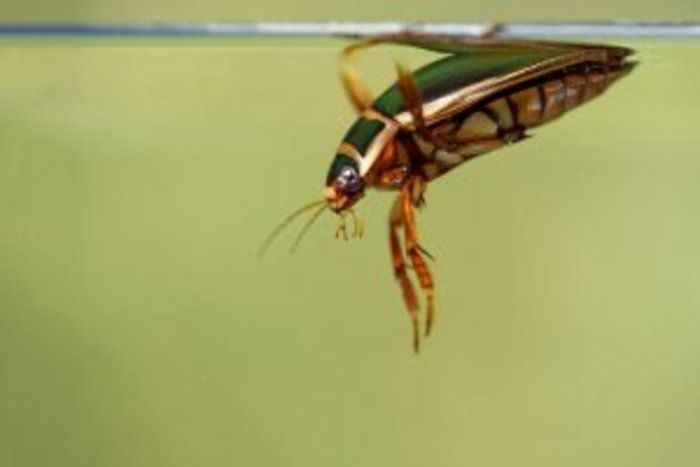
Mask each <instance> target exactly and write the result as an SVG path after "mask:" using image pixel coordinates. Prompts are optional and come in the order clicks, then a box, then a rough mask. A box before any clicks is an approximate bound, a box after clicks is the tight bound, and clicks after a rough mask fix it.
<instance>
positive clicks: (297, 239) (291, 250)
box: [289, 204, 328, 253]
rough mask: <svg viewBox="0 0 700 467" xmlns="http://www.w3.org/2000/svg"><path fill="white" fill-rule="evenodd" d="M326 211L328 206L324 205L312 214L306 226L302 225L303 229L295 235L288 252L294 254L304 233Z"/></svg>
mask: <svg viewBox="0 0 700 467" xmlns="http://www.w3.org/2000/svg"><path fill="white" fill-rule="evenodd" d="M326 209H328V205H327V204H324V205H323V206H321V207H320V208H318V210H317V211H316V212H314V213H313V215H312V216H311V217H310V218H309V220H308V221H306V224H304V227H302V228H301V230H300V231H299V235H297V238H296V239H294V243H292V247H291V248H290V250H289V251H290V252H292V253H294V252H295V251H297V248H299V244H300V243H301V241H302V239H303V238H304V236H305V235H306V233H307V232H308V231H309V229H310V228H311V226H312V225H314V223H315V222H316V220H317V219H318V218H319V217H321V214H323V213H324V212H325V211H326Z"/></svg>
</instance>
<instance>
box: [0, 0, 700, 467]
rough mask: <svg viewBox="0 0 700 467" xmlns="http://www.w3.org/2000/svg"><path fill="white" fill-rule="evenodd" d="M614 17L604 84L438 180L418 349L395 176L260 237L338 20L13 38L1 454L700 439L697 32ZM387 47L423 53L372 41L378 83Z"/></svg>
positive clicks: (647, 462)
mask: <svg viewBox="0 0 700 467" xmlns="http://www.w3.org/2000/svg"><path fill="white" fill-rule="evenodd" d="M32 3H33V2H32ZM83 3H84V4H88V3H89V2H83ZM540 3H541V2H540ZM76 4H77V3H76ZM115 4H116V3H115ZM669 5H670V6H669V8H673V5H675V6H676V7H678V8H681V7H688V5H689V3H688V2H675V3H673V2H671V3H670V4H669ZM15 6H16V5H15ZM17 8H19V7H18V6H17ZM95 8H97V7H96V6H95ZM115 8H116V7H115ZM134 8H136V7H134ZM416 8H417V10H419V11H422V10H420V9H421V8H424V5H420V6H417V7H416ZM387 11H388V10H387ZM392 11H393V10H392ZM56 14H57V15H58V14H59V13H58V12H56ZM110 14H111V13H110ZM387 14H389V13H387ZM397 15H398V16H397V17H399V18H401V17H403V16H402V15H404V13H402V12H401V11H397ZM59 16H60V15H59ZM525 16H527V15H525ZM545 16H546V15H545ZM46 18H49V19H54V16H52V15H47V16H46ZM614 42H617V43H620V41H614ZM623 43H624V44H626V45H630V46H632V47H635V48H637V49H639V50H640V56H639V59H640V61H641V62H642V66H640V67H639V68H638V69H637V70H636V71H635V73H634V74H633V75H632V76H630V77H628V78H626V79H625V80H624V81H622V82H621V83H619V84H618V85H616V86H615V87H614V88H613V89H611V91H610V92H609V93H608V94H607V95H605V96H604V98H601V99H600V100H599V101H596V102H594V103H591V104H590V105H587V106H586V107H584V108H582V109H580V110H578V111H576V112H575V113H573V114H571V115H569V116H568V117H566V118H564V119H562V120H561V121H558V122H556V123H553V124H552V125H550V126H547V127H546V128H542V129H541V130H539V131H537V133H536V135H535V137H534V138H532V139H530V140H528V141H526V142H524V143H522V144H519V145H517V146H514V147H512V148H508V149H506V150H503V151H500V152H498V153H494V154H493V155H491V156H489V157H485V158H482V159H479V160H477V161H475V162H474V163H471V164H469V165H468V166H465V167H464V168H462V169H460V170H457V171H455V172H453V173H451V174H450V175H448V176H446V177H445V178H444V179H441V180H439V181H438V182H436V183H434V184H431V186H430V189H429V192H428V208H427V209H426V211H425V212H424V213H423V214H422V215H421V217H420V226H421V228H422V232H423V238H424V243H425V244H426V246H428V247H429V249H430V250H431V251H432V252H433V253H434V254H435V256H436V257H437V260H438V261H437V263H436V264H435V265H434V270H435V275H436V278H437V280H438V293H439V298H438V313H439V316H438V322H437V327H436V330H435V333H434V335H433V336H432V337H431V338H430V340H429V341H428V342H427V344H426V346H425V349H424V352H423V354H422V355H421V356H420V357H415V356H414V355H413V354H412V353H411V352H410V342H409V321H408V319H407V317H406V316H405V312H404V309H403V305H402V303H401V301H400V296H399V293H398V290H397V288H396V286H395V284H394V281H393V278H392V276H391V272H390V267H389V259H388V252H387V245H386V227H385V220H386V212H387V210H388V206H389V204H390V202H391V197H390V196H388V195H386V194H377V193H373V194H372V196H369V197H368V198H367V199H366V200H364V201H363V202H362V204H361V205H360V209H359V210H360V213H361V214H362V215H363V217H364V218H365V220H366V222H367V230H368V232H367V236H366V238H365V239H364V240H362V241H361V242H348V243H347V244H345V243H337V242H335V241H334V240H333V239H332V230H333V228H334V227H335V221H334V220H333V219H332V218H331V216H328V217H326V218H322V220H321V222H320V223H319V225H318V226H317V227H316V228H315V229H314V230H313V231H312V232H311V234H310V235H309V238H308V241H307V242H306V243H305V244H304V245H303V246H302V248H301V251H300V252H299V253H298V254H296V255H294V256H290V255H288V254H287V252H286V247H287V245H288V244H289V242H290V241H291V238H286V239H285V240H283V241H282V242H281V243H280V244H279V245H277V246H276V248H274V249H273V250H272V251H271V253H270V254H269V255H268V257H267V258H265V259H264V260H263V261H258V260H257V259H256V257H255V251H256V249H257V247H258V245H259V244H260V241H261V239H262V238H263V237H264V235H265V234H266V233H267V232H268V230H269V228H270V227H271V226H272V225H273V224H274V223H275V222H277V221H278V220H279V219H280V218H281V217H282V216H283V215H284V214H286V213H287V212H288V211H290V210H291V209H293V208H295V207H296V206H297V205H299V204H301V203H302V202H306V201H309V200H311V199H314V198H316V197H318V196H319V194H320V188H321V185H322V182H323V178H324V174H325V171H326V168H327V164H328V163H329V162H330V158H331V156H332V154H333V151H334V149H335V146H336V145H337V143H338V141H339V140H340V138H341V136H342V134H343V132H344V130H345V129H346V127H347V126H348V125H349V124H350V123H351V121H352V119H353V114H352V112H351V110H350V108H349V106H348V104H347V103H346V100H345V97H344V95H343V94H342V91H341V89H340V86H339V83H338V79H337V62H336V59H337V52H338V50H339V48H340V47H341V45H342V43H340V42H338V41H332V40H326V41H318V40H316V41H311V40H296V41H282V40H276V41H249V40H238V41H235V40H230V41H221V40H217V41H211V40H210V41H203V40H199V41H195V40H192V41H188V40H180V41H176V42H175V41H138V42H135V41H126V42H124V41H123V42H119V41H113V40H88V41H85V40H78V41H76V40H70V39H62V40H55V41H52V42H49V41H47V40H32V39H28V40H27V39H22V40H5V41H4V42H2V43H0V64H1V66H2V73H0V222H1V224H0V465H2V466H13V467H14V466H22V467H24V466H48V465H51V466H155V465H167V466H195V465H196V466H202V465H235V466H317V465H318V466H329V465H332V466H357V465H372V466H375V465H376V466H426V465H436V466H464V465H478V466H616V467H617V466H635V467H637V466H660V465H673V466H694V465H698V463H699V462H700V449H699V448H698V447H697V439H698V436H699V435H700V429H699V427H698V420H699V419H700V400H699V399H698V393H699V390H700V370H699V368H700V366H699V363H698V354H699V352H700V342H699V340H698V338H697V335H698V329H700V289H699V286H700V281H699V280H698V268H699V266H698V265H699V264H700V240H699V239H700V216H699V215H698V210H697V204H698V199H699V197H700V185H699V184H698V181H699V180H700V178H699V177H700V176H699V174H700V158H699V157H698V135H699V132H698V130H697V125H698V121H699V118H698V117H700V111H699V110H698V104H699V103H700V99H699V97H700V92H699V91H698V81H699V80H700V48H698V43H696V42H682V41H668V42H649V41H636V42H623ZM394 56H400V57H401V59H402V60H403V61H404V62H405V63H407V64H408V65H410V66H418V65H419V64H421V63H424V61H425V60H426V59H429V57H431V56H430V55H429V54H427V53H423V52H416V51H410V50H409V51H406V50H403V51H399V50H398V49H391V50H389V51H380V52H377V53H375V54H372V55H370V56H368V57H367V58H366V59H365V60H363V66H364V68H365V70H367V71H366V72H367V74H368V77H369V78H370V80H371V82H372V83H375V88H376V89H377V90H379V88H381V86H382V85H383V84H386V82H387V80H389V79H390V77H391V72H392V66H393V62H392V60H393V58H392V57H394Z"/></svg>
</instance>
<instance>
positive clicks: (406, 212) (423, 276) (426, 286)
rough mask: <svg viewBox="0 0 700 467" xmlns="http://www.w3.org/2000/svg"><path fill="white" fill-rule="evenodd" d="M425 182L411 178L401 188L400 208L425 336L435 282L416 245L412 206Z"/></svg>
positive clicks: (430, 319) (419, 198) (429, 325)
mask: <svg viewBox="0 0 700 467" xmlns="http://www.w3.org/2000/svg"><path fill="white" fill-rule="evenodd" d="M425 187H426V182H425V180H423V179H422V178H420V177H413V178H411V179H410V180H409V181H408V183H406V185H405V186H404V188H403V192H402V196H401V200H402V203H401V207H402V211H403V226H404V238H405V240H406V254H407V256H408V258H409V259H410V260H411V265H412V266H413V270H414V272H415V273H416V277H417V278H418V283H419V284H420V286H421V289H423V292H424V293H425V297H426V315H425V335H426V336H428V335H429V334H430V330H431V328H432V325H433V319H434V316H435V282H434V281H433V275H432V273H431V272H430V268H428V264H427V262H426V261H425V258H424V256H428V257H429V256H430V255H429V254H427V252H426V251H425V250H424V249H423V248H422V247H421V246H420V244H419V243H418V232H417V228H416V221H415V214H414V206H416V205H418V204H419V203H420V202H422V200H423V193H424V192H425Z"/></svg>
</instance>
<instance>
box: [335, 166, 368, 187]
mask: <svg viewBox="0 0 700 467" xmlns="http://www.w3.org/2000/svg"><path fill="white" fill-rule="evenodd" d="M336 183H337V184H338V188H340V189H341V190H342V191H344V192H345V193H355V192H356V191H359V190H360V188H362V179H361V178H360V174H358V173H357V170H355V168H354V167H350V166H345V167H343V168H342V170H341V171H340V174H339V175H338V178H336Z"/></svg>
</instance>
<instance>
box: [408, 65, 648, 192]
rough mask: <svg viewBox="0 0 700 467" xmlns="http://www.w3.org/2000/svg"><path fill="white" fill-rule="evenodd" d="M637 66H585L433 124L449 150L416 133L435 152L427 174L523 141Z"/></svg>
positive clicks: (427, 151) (432, 175)
mask: <svg viewBox="0 0 700 467" xmlns="http://www.w3.org/2000/svg"><path fill="white" fill-rule="evenodd" d="M633 67H634V63H627V62H625V63H621V64H619V65H616V66H602V65H600V64H596V65H590V64H581V65H578V66H575V67H572V68H570V69H565V70H562V71H559V72H557V73H553V74H551V75H548V76H545V77H542V78H541V79H538V80H537V81H536V82H530V83H527V84H526V85H524V86H519V87H518V88H517V89H511V90H506V91H504V92H502V93H500V94H499V95H497V96H495V97H493V98H491V99H489V100H488V101H486V102H483V103H482V104H478V105H475V106H473V107H471V108H469V109H468V110H466V111H464V112H461V113H458V114H455V115H453V116H452V117H450V118H449V119H447V120H444V121H441V122H440V123H437V124H435V125H432V126H431V127H430V130H431V132H432V133H433V134H434V135H435V136H436V138H437V139H439V140H440V141H442V142H444V143H445V145H446V146H447V147H446V148H442V149H441V148H438V147H436V146H435V145H434V144H433V143H432V142H429V141H425V140H424V139H423V138H422V137H421V136H420V135H419V134H417V133H415V134H414V135H413V137H414V139H415V141H416V143H417V145H418V146H419V147H420V149H421V151H422V152H423V153H424V154H425V155H428V156H432V157H430V159H432V161H431V163H428V166H427V173H426V175H428V178H429V179H432V178H435V177H437V176H439V175H442V174H443V173H445V172H447V171H448V170H450V169H451V168H453V167H456V166H457V165H459V164H460V163H462V162H464V161H465V160H467V159H470V158H472V157H475V156H478V155H481V154H485V153H487V152H489V151H492V150H494V149H497V148H500V147H502V146H504V145H506V144H509V143H514V142H517V141H520V140H522V139H523V138H524V137H525V132H526V131H527V130H528V129H530V128H534V127H537V126H539V125H542V124H544V123H547V122H549V121H551V120H554V119H555V118H558V117H560V116H561V115H563V114H565V113H566V112H567V111H569V110H572V109H574V108H575V107H578V106H579V105H581V104H583V103H585V102H588V101H589V100H591V99H593V98H595V97H597V96H599V95H600V94H602V93H603V91H605V90H606V89H607V88H608V87H609V86H610V85H611V84H612V83H613V82H615V81H616V80H617V79H619V78H620V77H622V76H624V75H625V74H627V73H629V72H630V71H631V69H632V68H633Z"/></svg>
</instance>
